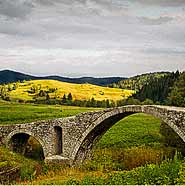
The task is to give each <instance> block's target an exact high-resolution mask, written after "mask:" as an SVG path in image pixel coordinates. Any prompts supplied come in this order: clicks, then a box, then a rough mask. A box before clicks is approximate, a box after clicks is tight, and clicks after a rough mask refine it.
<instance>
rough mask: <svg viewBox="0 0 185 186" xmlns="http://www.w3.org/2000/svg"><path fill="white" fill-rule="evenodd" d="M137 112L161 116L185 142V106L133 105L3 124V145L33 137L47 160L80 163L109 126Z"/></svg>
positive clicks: (22, 143)
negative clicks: (56, 117)
mask: <svg viewBox="0 0 185 186" xmlns="http://www.w3.org/2000/svg"><path fill="white" fill-rule="evenodd" d="M134 113H146V114H150V115H152V116H155V117H157V118H160V119H161V120H162V121H164V122H165V123H167V124H168V125H169V126H170V127H171V128H172V129H173V130H174V131H175V132H176V133H177V134H178V135H179V136H180V137H181V138H182V140H183V141H184V142H185V108H179V107H169V106H156V105H155V106H151V105H150V106H149V105H148V106H147V105H143V106H138V105H137V106H135V105H132V106H123V107H118V108H111V109H105V110H99V111H93V112H85V113H81V114H79V115H76V116H72V117H67V118H58V119H53V120H47V121H38V122H32V123H27V124H16V125H6V126H0V144H2V145H6V146H7V147H9V148H11V149H14V145H15V144H16V143H19V145H20V147H19V148H20V149H22V146H25V144H26V143H27V140H28V138H29V137H30V136H32V137H34V138H35V139H36V140H37V141H38V142H39V143H40V144H41V146H42V148H43V152H44V157H45V161H46V162H52V161H54V162H55V161H61V162H64V163H69V164H73V163H80V162H82V161H83V160H84V159H86V158H87V157H89V156H90V154H91V150H92V148H93V147H94V146H95V145H96V143H97V142H98V141H99V139H100V138H101V137H102V135H103V134H104V133H105V132H106V131H107V130H108V129H109V128H111V127H112V126H113V125H114V124H115V123H117V122H118V121H119V120H121V119H123V118H124V117H126V116H129V115H131V114H134Z"/></svg>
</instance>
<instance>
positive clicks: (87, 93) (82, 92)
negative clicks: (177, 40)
mask: <svg viewBox="0 0 185 186" xmlns="http://www.w3.org/2000/svg"><path fill="white" fill-rule="evenodd" d="M31 87H40V88H41V89H42V90H49V89H51V88H57V91H56V92H54V93H49V96H50V97H51V98H53V97H57V98H58V99H61V98H62V97H63V95H64V94H66V95H68V94H69V93H72V96H73V99H78V100H89V99H92V98H94V99H95V100H106V99H109V100H114V101H116V100H121V99H126V98H127V97H129V96H130V95H132V94H133V92H134V91H131V90H123V89H119V88H108V87H101V86H96V85H91V84H73V83H65V82H60V81H56V80H33V81H25V82H23V83H19V86H18V88H16V90H12V91H10V93H9V96H10V99H11V100H19V99H21V100H24V101H28V100H32V99H33V97H34V96H35V94H31V93H28V91H29V90H31Z"/></svg>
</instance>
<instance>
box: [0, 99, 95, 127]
mask: <svg viewBox="0 0 185 186" xmlns="http://www.w3.org/2000/svg"><path fill="white" fill-rule="evenodd" d="M91 110H97V109H95V108H84V107H73V106H60V105H55V106H51V105H36V104H16V103H8V102H3V101H2V102H0V125H5V124H16V123H25V122H31V121H37V120H44V119H52V118H61V117H68V116H72V115H76V114H78V113H80V112H87V111H91Z"/></svg>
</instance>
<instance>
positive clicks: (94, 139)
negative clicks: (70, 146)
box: [74, 112, 182, 164]
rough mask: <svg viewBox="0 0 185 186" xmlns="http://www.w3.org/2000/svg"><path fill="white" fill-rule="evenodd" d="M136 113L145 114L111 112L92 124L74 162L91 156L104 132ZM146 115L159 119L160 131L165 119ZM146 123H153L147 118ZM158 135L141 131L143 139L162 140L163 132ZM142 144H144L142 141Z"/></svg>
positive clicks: (149, 115)
mask: <svg viewBox="0 0 185 186" xmlns="http://www.w3.org/2000/svg"><path fill="white" fill-rule="evenodd" d="M136 113H137V114H143V113H140V112H126V113H118V114H115V115H111V114H110V115H109V116H107V117H105V119H102V120H100V121H97V123H96V121H95V123H94V124H93V125H94V126H93V125H92V127H89V129H88V130H89V131H88V132H87V135H86V136H85V138H84V139H82V141H81V144H80V145H79V148H78V151H77V153H76V156H75V158H74V162H75V163H76V164H79V163H82V162H83V161H84V160H86V159H89V158H91V157H92V154H93V152H94V150H95V149H96V146H97V143H98V142H99V141H100V139H101V138H102V137H103V136H104V134H105V133H106V132H107V131H108V130H109V129H110V128H112V126H113V125H115V124H117V123H118V121H120V120H122V119H127V116H130V115H133V116H134V114H136ZM137 114H136V115H137ZM144 115H146V116H148V117H153V118H155V119H156V120H158V132H159V133H160V124H161V122H164V121H163V120H162V119H161V118H159V117H156V116H152V115H151V114H144ZM146 119H147V118H146ZM141 120H142V119H141ZM121 122H122V121H121ZM141 122H142V121H141ZM147 122H148V123H147ZM146 124H147V125H148V126H150V124H151V123H150V121H147V120H146ZM141 127H142V126H141ZM143 127H146V125H144V126H143ZM169 127H171V126H169ZM146 128H147V127H146ZM131 130H135V129H133V128H131ZM146 130H147V129H146ZM172 130H173V131H175V130H174V129H173V128H172ZM174 133H175V132H174ZM157 135H158V136H157ZM157 135H156V134H153V133H150V131H148V134H146V135H145V136H144V135H142V133H141V138H143V141H144V140H152V138H154V139H155V138H160V140H161V139H162V138H161V137H159V136H160V135H161V134H160V135H159V134H157ZM176 135H178V134H176ZM139 137H140V136H139ZM180 139H181V138H180ZM109 140H110V139H109ZM181 141H182V139H181ZM161 142H162V141H161ZM161 142H160V143H161ZM143 144H144V143H143ZM140 145H142V143H141V144H140ZM174 152H175V151H174V150H173V152H172V153H173V155H174ZM169 153H171V152H169ZM169 155H170V154H169ZM173 155H172V156H173ZM157 156H158V155H157ZM170 156H171V155H170Z"/></svg>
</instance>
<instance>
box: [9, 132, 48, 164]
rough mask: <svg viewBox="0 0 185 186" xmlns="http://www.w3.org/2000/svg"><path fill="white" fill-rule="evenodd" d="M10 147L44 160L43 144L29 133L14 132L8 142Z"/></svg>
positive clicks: (15, 150) (14, 150) (17, 151)
mask: <svg viewBox="0 0 185 186" xmlns="http://www.w3.org/2000/svg"><path fill="white" fill-rule="evenodd" d="M8 146H9V148H10V149H11V150H12V151H13V152H16V153H19V154H22V155H24V156H25V157H27V158H31V159H34V160H39V161H40V160H41V161H42V160H44V151H43V147H42V145H41V144H40V143H39V141H38V140H37V139H36V138H34V137H33V136H31V135H29V134H27V133H17V134H14V135H13V136H12V137H11V139H10V140H9V143H8Z"/></svg>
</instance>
